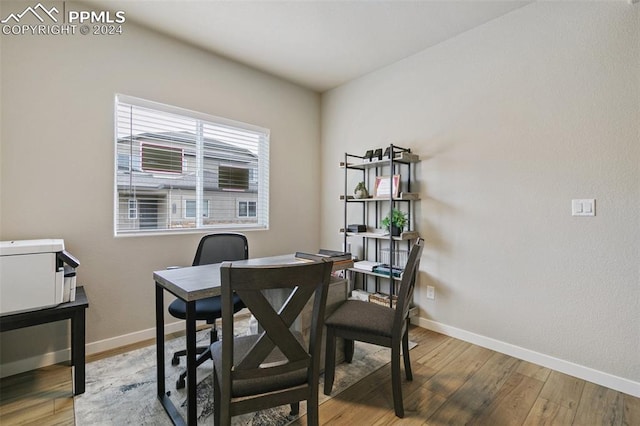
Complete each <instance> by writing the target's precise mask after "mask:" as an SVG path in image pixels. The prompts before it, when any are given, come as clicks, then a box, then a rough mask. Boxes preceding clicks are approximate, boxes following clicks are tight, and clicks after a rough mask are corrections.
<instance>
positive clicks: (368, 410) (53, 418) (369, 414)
mask: <svg viewBox="0 0 640 426" xmlns="http://www.w3.org/2000/svg"><path fill="white" fill-rule="evenodd" d="M410 336H411V339H412V340H413V341H415V342H417V343H418V346H417V347H416V348H414V349H412V350H411V360H412V362H411V365H412V369H413V376H414V380H413V381H412V382H407V381H405V380H403V384H402V387H403V388H402V390H403V395H404V405H405V412H406V414H405V418H404V419H398V418H396V417H395V416H394V414H393V399H392V396H391V376H390V368H389V365H386V366H384V367H383V368H381V369H379V370H377V371H375V372H373V373H372V374H371V375H369V376H367V377H366V378H365V379H363V380H361V381H360V382H358V383H356V384H355V385H353V386H351V387H350V388H349V389H347V390H345V391H344V392H342V393H340V394H338V395H335V396H334V397H333V398H332V399H330V400H328V401H327V402H325V403H324V404H322V405H321V406H320V422H321V424H327V425H360V424H367V425H389V424H403V425H405V424H406V425H463V424H473V425H492V426H493V425H496V426H499V425H509V426H511V425H580V426H583V425H584V426H596V425H625V426H634V425H640V399H639V398H634V397H632V396H629V395H626V394H623V393H620V392H616V391H614V390H611V389H607V388H604V387H602V386H598V385H595V384H593V383H589V382H586V381H584V380H580V379H576V378H574V377H571V376H567V375H565V374H562V373H559V372H556V371H552V370H549V369H547V368H544V367H540V366H537V365H534V364H531V363H528V362H526V361H521V360H518V359H516V358H512V357H510V356H507V355H503V354H500V353H497V352H494V351H491V350H488V349H485V348H482V347H479V346H475V345H472V344H470V343H466V342H463V341H461V340H457V339H454V338H451V337H447V336H444V335H442V334H438V333H434V332H431V331H428V330H424V329H421V328H417V327H413V328H412V329H411V332H410ZM152 343H153V342H152V341H148V342H144V343H141V344H138V345H136V346H137V347H140V346H143V345H146V344H152ZM136 346H134V347H128V348H123V349H120V350H117V351H110V352H109V353H105V354H100V355H98V356H93V357H90V358H89V361H92V360H95V359H100V358H102V357H106V356H111V355H114V354H116V353H120V352H124V351H126V350H131V349H133V348H135V347H136ZM357 350H358V344H357V343H356V351H357ZM0 423H1V424H2V425H3V426H6V425H14V424H21V425H22V424H25V425H73V424H74V414H73V398H72V395H71V369H70V367H68V366H65V365H54V366H50V367H46V368H42V369H39V370H36V371H32V372H27V373H23V374H19V375H16V376H12V377H8V378H5V379H2V381H1V383H0ZM294 424H296V425H298V424H299V425H304V424H306V418H305V417H302V418H301V419H300V420H298V421H296V422H295V423H294Z"/></svg>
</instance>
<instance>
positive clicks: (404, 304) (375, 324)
mask: <svg viewBox="0 0 640 426" xmlns="http://www.w3.org/2000/svg"><path fill="white" fill-rule="evenodd" d="M423 247H424V240H422V239H420V238H419V239H418V241H417V242H416V243H415V244H414V245H413V247H412V248H411V252H410V253H409V259H408V260H407V264H406V266H405V268H404V273H403V275H402V280H401V281H400V287H399V289H398V299H397V304H396V308H395V309H393V308H391V307H388V306H381V305H377V304H375V303H370V302H364V301H360V300H347V301H346V302H344V303H343V304H342V305H340V306H339V307H338V309H337V310H336V311H335V312H334V313H333V314H331V315H330V316H329V317H328V318H327V319H326V320H325V325H326V326H327V344H326V353H325V371H324V393H325V395H330V394H331V389H332V388H333V379H334V372H335V360H336V349H335V348H336V338H337V337H342V338H343V339H344V346H345V349H344V352H345V360H346V361H347V362H351V360H352V358H353V341H354V340H358V341H361V342H367V343H372V344H374V345H379V346H384V347H387V348H391V381H392V388H393V405H394V409H395V413H396V416H398V417H404V407H403V403H402V386H401V383H400V348H401V345H402V353H403V355H404V370H405V373H406V376H407V380H413V375H412V373H411V361H410V359H409V318H408V315H409V305H410V303H411V300H412V299H413V289H414V287H415V282H416V276H417V274H418V268H419V265H420V257H421V256H422V249H423Z"/></svg>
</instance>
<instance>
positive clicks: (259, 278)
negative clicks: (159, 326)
mask: <svg viewBox="0 0 640 426" xmlns="http://www.w3.org/2000/svg"><path fill="white" fill-rule="evenodd" d="M331 267H332V262H325V261H320V262H314V263H300V264H288V265H278V266H242V267H234V266H233V265H232V264H231V263H229V262H225V263H223V264H222V266H221V268H220V278H221V287H222V289H221V290H222V334H223V335H224V336H233V309H232V303H233V299H232V295H233V293H234V292H235V293H236V294H237V295H238V296H240V298H241V299H242V300H243V302H244V303H245V304H246V306H247V307H248V308H249V310H251V313H252V314H253V315H254V317H255V318H256V319H257V321H258V324H259V325H260V326H261V329H262V330H263V331H262V332H260V333H259V335H258V338H257V340H256V342H255V343H254V344H253V346H252V347H251V349H250V350H248V352H247V353H246V354H245V356H244V357H242V358H241V359H239V358H238V356H237V354H235V355H234V339H222V370H223V371H222V372H221V377H222V383H221V392H222V394H223V395H225V394H226V395H232V394H231V389H232V381H233V380H243V379H256V378H265V379H267V378H269V377H272V378H273V377H281V376H282V375H283V374H287V373H290V372H292V371H299V370H300V369H302V368H306V369H307V384H308V385H309V386H315V387H317V385H318V376H319V372H320V346H321V338H322V329H323V326H324V312H325V306H326V301H327V291H328V288H329V280H330V276H331ZM271 289H285V291H290V294H289V296H288V298H287V299H286V301H285V302H284V304H283V306H282V307H281V308H275V309H274V308H273V307H272V306H271V304H270V303H269V301H268V300H267V298H266V297H265V295H264V293H263V290H271ZM311 297H314V301H313V311H312V318H311V329H310V337H309V341H308V342H306V344H305V346H302V345H301V344H300V342H299V341H298V340H297V339H296V337H295V336H294V334H293V333H292V332H291V329H290V328H291V326H292V324H293V323H294V321H295V320H296V318H297V317H298V316H299V315H300V313H301V312H302V310H303V308H304V307H305V305H306V304H307V303H308V302H309V300H310V299H311ZM274 349H279V351H280V352H281V353H282V354H283V355H284V356H285V357H286V359H284V360H281V361H280V362H278V363H273V362H272V363H269V361H271V360H270V359H267V358H268V357H269V355H270V354H271V353H272V351H273V350H274ZM234 359H235V362H234Z"/></svg>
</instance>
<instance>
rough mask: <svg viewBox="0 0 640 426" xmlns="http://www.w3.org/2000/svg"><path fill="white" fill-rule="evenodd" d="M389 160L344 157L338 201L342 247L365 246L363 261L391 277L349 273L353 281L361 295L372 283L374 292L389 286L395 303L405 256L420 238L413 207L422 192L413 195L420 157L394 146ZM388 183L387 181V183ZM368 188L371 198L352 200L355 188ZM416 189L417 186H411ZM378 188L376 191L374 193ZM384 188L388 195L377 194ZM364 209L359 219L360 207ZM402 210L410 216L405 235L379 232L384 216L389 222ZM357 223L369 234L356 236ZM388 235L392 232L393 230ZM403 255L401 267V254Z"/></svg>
mask: <svg viewBox="0 0 640 426" xmlns="http://www.w3.org/2000/svg"><path fill="white" fill-rule="evenodd" d="M385 154H387V155H386V156H378V157H376V158H373V159H370V158H367V157H366V156H361V155H354V154H349V153H345V155H344V161H343V162H341V163H340V167H341V168H342V169H343V170H344V192H343V194H342V195H341V196H340V199H341V200H342V201H343V206H344V211H343V214H344V227H343V228H342V229H341V233H342V235H343V243H344V247H345V248H346V247H348V244H349V243H350V242H353V243H354V244H355V243H357V244H361V248H362V259H359V260H367V261H370V262H375V263H380V264H385V265H387V266H388V271H386V272H384V273H380V272H379V271H368V270H362V269H358V268H355V267H354V268H350V269H349V271H350V272H351V273H352V276H353V277H354V278H360V277H361V281H362V287H363V289H365V290H366V289H368V288H370V284H371V282H372V281H373V284H374V285H375V291H376V292H378V291H380V288H381V286H382V287H385V286H386V283H389V284H388V294H389V295H390V296H391V297H390V299H392V298H393V296H394V295H395V292H396V286H395V285H393V283H398V282H399V281H400V279H401V278H400V276H401V271H398V269H401V268H403V267H404V262H406V253H408V251H409V249H410V248H411V245H412V244H413V243H414V242H415V240H416V239H417V238H418V237H419V236H420V235H419V233H418V232H417V231H416V230H415V229H414V227H415V217H414V211H413V210H414V202H415V201H418V200H419V199H420V196H419V193H418V192H412V189H413V188H412V180H415V167H414V165H415V164H416V163H419V162H420V158H419V156H418V155H416V154H413V153H412V152H411V150H410V149H407V148H402V147H400V146H397V145H393V144H390V145H389V146H388V148H387V149H385ZM386 179H388V181H386ZM354 181H355V182H364V183H365V186H366V188H370V189H373V190H374V191H373V194H371V195H370V196H369V197H367V198H357V197H356V196H354V195H352V194H353V183H354ZM413 183H415V182H413ZM374 185H375V187H374ZM382 186H384V188H385V189H386V191H384V192H383V193H378V191H377V190H378V188H379V187H382ZM353 206H361V208H360V212H359V213H358V212H357V210H358V208H357V207H353ZM394 209H398V210H400V211H401V212H403V213H404V214H405V215H406V219H407V221H406V223H407V226H405V229H404V230H403V231H402V232H401V233H400V234H399V235H397V236H394V235H392V233H391V232H385V231H384V230H382V229H380V223H381V221H382V219H383V218H384V217H385V216H387V215H388V216H389V217H391V215H392V214H393V210H394ZM352 223H357V224H360V225H364V226H366V231H363V232H352V231H350V230H349V224H352ZM389 231H390V230H389ZM403 253H404V254H405V259H404V262H403V256H402V254H403Z"/></svg>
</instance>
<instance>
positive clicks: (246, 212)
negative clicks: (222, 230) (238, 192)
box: [238, 201, 257, 217]
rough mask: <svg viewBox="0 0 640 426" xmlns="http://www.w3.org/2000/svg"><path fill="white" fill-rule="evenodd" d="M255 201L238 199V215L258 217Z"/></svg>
mask: <svg viewBox="0 0 640 426" xmlns="http://www.w3.org/2000/svg"><path fill="white" fill-rule="evenodd" d="M256 212H257V209H256V202H255V201H238V217H256Z"/></svg>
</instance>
